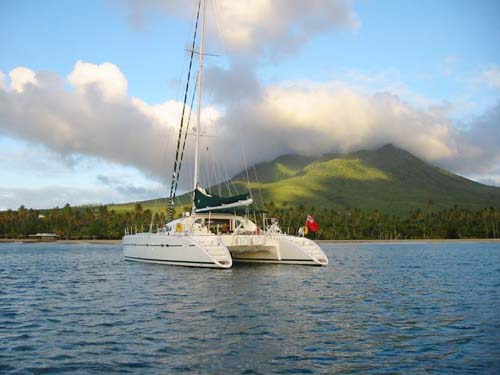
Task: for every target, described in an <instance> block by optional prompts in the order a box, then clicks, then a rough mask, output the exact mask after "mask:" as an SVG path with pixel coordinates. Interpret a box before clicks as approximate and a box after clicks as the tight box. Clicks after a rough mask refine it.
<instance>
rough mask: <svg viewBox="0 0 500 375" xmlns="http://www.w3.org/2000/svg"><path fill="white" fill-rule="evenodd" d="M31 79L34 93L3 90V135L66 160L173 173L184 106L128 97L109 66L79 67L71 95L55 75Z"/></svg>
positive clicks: (209, 111)
mask: <svg viewBox="0 0 500 375" xmlns="http://www.w3.org/2000/svg"><path fill="white" fill-rule="evenodd" d="M27 76H28V75H27ZM29 76H30V77H32V79H33V80H34V81H35V82H36V83H37V84H36V86H32V87H31V89H30V90H21V91H18V90H7V91H0V134H2V133H3V134H4V135H6V136H10V137H17V138H20V139H24V140H27V141H31V142H35V143H40V144H43V145H45V146H46V147H48V148H49V149H51V150H53V151H55V152H57V153H58V154H60V155H62V156H64V157H67V156H70V155H78V154H83V155H90V156H98V157H100V158H103V159H106V160H108V161H111V162H116V163H120V164H122V165H131V166H135V167H137V168H139V169H140V170H142V171H143V172H145V173H147V174H151V175H154V176H157V177H166V176H168V175H169V174H170V172H169V171H168V170H169V169H170V165H171V164H170V163H171V159H172V155H173V152H174V151H175V150H174V149H173V147H172V145H174V144H175V143H174V142H176V140H177V131H178V123H179V119H180V111H181V108H182V105H181V104H180V103H178V102H175V101H167V102H165V103H159V104H153V105H150V104H148V103H146V102H144V101H142V100H140V99H138V98H134V97H129V96H127V94H126V87H127V80H126V78H125V77H124V76H123V74H122V73H121V71H120V70H119V68H118V67H117V66H116V65H113V64H110V63H104V64H102V65H95V64H90V63H84V62H81V61H79V62H77V63H76V64H75V68H74V69H73V71H72V72H71V73H70V74H69V75H68V81H69V83H70V85H71V86H72V88H73V89H72V90H69V91H68V90H67V89H66V88H65V85H64V83H65V82H64V80H63V79H61V78H60V77H57V76H55V75H51V74H48V73H44V74H41V73H37V74H35V73H33V74H32V75H31V74H29ZM11 84H14V83H13V82H11ZM21 87H23V86H21ZM188 112H189V109H188ZM217 118H218V114H217V111H216V110H215V109H214V108H211V107H208V108H205V110H204V111H203V113H202V119H203V120H204V124H206V125H207V126H208V125H210V123H212V122H213V121H215V120H216V119H217ZM191 121H192V122H191V124H192V125H193V124H194V123H195V118H194V117H193V118H192V119H191ZM166 163H169V164H167V165H166ZM167 166H168V167H167Z"/></svg>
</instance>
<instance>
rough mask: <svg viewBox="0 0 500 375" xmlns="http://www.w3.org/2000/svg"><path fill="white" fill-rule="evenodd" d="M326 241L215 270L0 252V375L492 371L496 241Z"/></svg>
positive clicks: (78, 252) (90, 251)
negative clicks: (311, 256)
mask: <svg viewBox="0 0 500 375" xmlns="http://www.w3.org/2000/svg"><path fill="white" fill-rule="evenodd" d="M322 247H323V248H324V249H325V250H326V252H327V254H328V257H329V259H330V265H329V266H328V267H324V268H314V267H304V266H292V265H238V264H236V265H235V266H233V268H232V269H229V270H212V269H199V268H184V267H175V266H164V265H152V264H144V263H135V262H126V261H124V260H123V258H122V253H121V247H120V246H112V245H81V244H78V245H62V244H0V373H2V374H11V373H12V374H61V373H65V374H109V373H134V374H136V373H137V374H336V373H338V374H340V373H342V374H349V373H362V374H366V373H386V374H430V373H441V374H455V373H457V374H466V373H467V374H499V373H500V243H423V242H422V243H401V244H373V243H366V244H329V245H322Z"/></svg>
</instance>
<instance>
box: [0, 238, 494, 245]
mask: <svg viewBox="0 0 500 375" xmlns="http://www.w3.org/2000/svg"><path fill="white" fill-rule="evenodd" d="M16 242H17V243H26V244H30V243H60V244H94V245H119V244H121V243H122V240H56V241H39V240H32V239H22V238H21V239H20V238H0V243H16ZM314 242H316V243H388V244H396V243H418V242H429V243H440V242H442V243H460V242H500V238H463V239H428V238H421V239H413V240H316V241H314Z"/></svg>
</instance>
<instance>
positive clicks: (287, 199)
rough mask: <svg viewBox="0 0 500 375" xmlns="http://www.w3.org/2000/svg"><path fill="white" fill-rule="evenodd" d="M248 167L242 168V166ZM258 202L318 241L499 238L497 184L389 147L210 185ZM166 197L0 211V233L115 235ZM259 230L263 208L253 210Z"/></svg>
mask: <svg viewBox="0 0 500 375" xmlns="http://www.w3.org/2000/svg"><path fill="white" fill-rule="evenodd" d="M247 172H248V173H247ZM249 188H250V190H251V191H252V192H253V199H254V202H255V204H256V207H257V208H258V210H264V211H265V212H266V215H267V217H275V218H277V219H278V220H279V223H280V226H281V228H282V229H283V231H284V232H287V233H290V234H295V233H297V231H298V229H299V227H301V226H303V225H304V223H305V220H306V216H307V215H308V214H311V215H313V216H314V217H315V219H316V221H318V222H319V224H320V230H319V231H318V232H317V233H315V234H311V235H314V236H315V238H317V239H324V240H331V239H335V240H365V239H366V240H370V239H380V240H394V239H446V238H449V239H460V238H499V237H500V233H499V230H500V188H499V187H494V186H487V185H483V184H480V183H477V182H474V181H471V180H468V179H466V178H464V177H461V176H458V175H455V174H453V173H450V172H448V171H446V170H444V169H441V168H438V167H435V166H432V165H429V164H428V163H426V162H424V161H422V160H420V159H418V158H417V157H415V156H413V155H412V154H410V153H408V152H406V151H404V150H401V149H399V148H396V147H394V146H392V145H386V146H384V147H382V148H380V149H378V150H364V151H358V152H353V153H349V154H329V155H323V156H322V157H309V156H300V155H284V156H280V157H279V158H277V159H275V160H273V161H271V162H265V163H260V164H257V165H255V166H254V167H251V168H250V169H249V170H248V171H244V172H242V173H240V174H237V175H236V176H234V177H233V178H232V179H231V180H230V181H228V182H225V183H222V184H220V185H217V186H213V187H212V188H211V189H210V191H211V192H212V193H215V194H217V195H222V196H225V195H233V194H235V193H242V192H245V191H248V189H249ZM191 201H192V196H191V193H186V194H184V195H181V196H180V197H177V198H176V208H177V210H176V215H177V216H179V215H180V214H181V212H182V211H189V210H190V202H191ZM165 207H166V199H165V198H162V199H156V200H148V201H142V202H134V203H125V204H110V205H105V206H87V207H82V206H79V207H71V206H70V205H69V204H68V205H66V206H65V207H63V208H54V209H50V210H34V209H27V208H25V207H24V206H21V207H19V209H18V210H9V211H3V212H0V238H27V237H28V236H29V235H30V234H34V233H42V232H52V233H55V234H58V235H59V236H61V238H67V239H94V238H95V239H119V238H121V237H122V235H123V233H124V231H125V228H129V229H131V230H132V231H148V230H151V231H153V232H154V231H155V230H156V227H157V225H160V226H162V225H163V223H165V220H166V215H165V213H166V210H165ZM250 215H251V219H254V220H255V221H257V223H258V224H259V225H260V227H261V228H262V227H263V225H262V216H261V215H260V214H256V215H254V214H253V213H252V212H251V211H250Z"/></svg>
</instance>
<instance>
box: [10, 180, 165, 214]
mask: <svg viewBox="0 0 500 375" xmlns="http://www.w3.org/2000/svg"><path fill="white" fill-rule="evenodd" d="M160 194H164V191H161V190H159V189H147V188H139V187H134V186H133V185H125V186H118V187H109V186H104V187H96V188H79V187H75V186H67V185H51V186H45V187H40V188H31V187H22V188H21V187H19V188H4V187H0V210H6V209H17V208H18V207H19V206H21V205H24V206H25V207H30V208H36V209H43V208H53V207H63V206H64V205H65V204H66V203H70V204H71V205H72V206H77V205H96V204H109V203H121V202H130V201H139V200H144V199H151V198H157V197H158V196H159V195H160Z"/></svg>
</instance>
